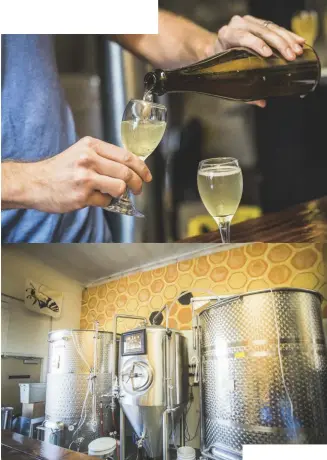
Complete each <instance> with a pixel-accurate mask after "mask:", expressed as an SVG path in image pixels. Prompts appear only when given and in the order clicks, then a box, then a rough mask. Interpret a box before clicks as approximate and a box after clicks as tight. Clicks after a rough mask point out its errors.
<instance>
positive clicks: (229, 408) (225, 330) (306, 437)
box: [199, 289, 327, 460]
mask: <svg viewBox="0 0 327 460" xmlns="http://www.w3.org/2000/svg"><path fill="white" fill-rule="evenodd" d="M199 316H200V343H201V353H200V355H201V365H200V369H201V372H200V374H201V375H200V385H201V390H202V394H201V428H202V429H201V451H202V453H203V454H204V455H207V456H208V457H214V458H216V459H224V460H226V459H233V460H235V459H240V458H241V457H242V445H244V444H286V443H297V444H303V443H310V444H324V443H326V442H327V437H326V433H327V350H326V343H325V339H324V334H323V328H322V318H321V297H320V295H319V294H318V293H316V292H313V291H308V290H301V289H276V290H273V291H270V290H265V291H259V292H252V293H248V294H244V295H239V296H233V297H230V298H229V299H225V300H222V301H220V302H217V303H216V304H214V305H213V306H211V307H209V308H208V309H205V310H204V311H203V312H201V313H200V315H199Z"/></svg>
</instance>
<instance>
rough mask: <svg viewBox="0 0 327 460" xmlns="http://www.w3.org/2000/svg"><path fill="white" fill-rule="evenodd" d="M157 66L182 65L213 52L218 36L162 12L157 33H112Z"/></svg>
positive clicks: (112, 36) (115, 38) (117, 39)
mask: <svg viewBox="0 0 327 460" xmlns="http://www.w3.org/2000/svg"><path fill="white" fill-rule="evenodd" d="M109 38H110V39H111V40H114V41H116V42H117V43H119V44H120V45H122V46H123V47H124V48H126V49H128V50H129V51H131V52H132V53H133V54H135V55H137V56H139V57H141V58H143V59H145V60H147V61H148V62H149V63H150V64H152V65H153V66H154V67H161V68H165V69H171V68H176V67H182V66H184V65H188V64H191V63H193V62H196V61H199V60H201V59H204V58H206V57H208V56H210V55H212V54H213V53H214V52H215V51H217V48H215V45H216V42H217V35H216V34H214V33H211V32H209V31H207V30H206V29H203V28H202V27H200V26H198V25H196V24H194V23H193V22H191V21H189V20H188V19H185V18H183V17H180V16H177V15H175V14H173V13H170V12H167V11H163V10H160V11H159V34H158V35H110V36H109Z"/></svg>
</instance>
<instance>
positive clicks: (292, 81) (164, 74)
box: [144, 46, 321, 102]
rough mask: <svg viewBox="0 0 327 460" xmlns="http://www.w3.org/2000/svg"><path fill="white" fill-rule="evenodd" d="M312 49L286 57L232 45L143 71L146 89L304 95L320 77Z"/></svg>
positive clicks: (232, 95)
mask: <svg viewBox="0 0 327 460" xmlns="http://www.w3.org/2000/svg"><path fill="white" fill-rule="evenodd" d="M320 71H321V69H320V62H319V58H318V56H317V54H316V53H315V51H314V50H313V49H312V48H310V47H309V46H304V50H303V54H302V55H301V56H299V57H297V59H296V60H294V61H287V60H286V59H284V58H283V57H282V56H281V55H280V54H279V53H278V52H276V51H275V52H274V54H273V55H272V56H271V57H269V58H264V57H262V56H260V55H258V54H256V53H255V52H254V51H250V50H248V49H245V48H234V49H231V50H228V51H226V52H223V53H220V54H217V55H215V56H213V57H210V58H208V59H205V60H203V61H200V62H197V63H196V64H192V65H190V66H187V67H183V68H181V69H176V70H161V69H157V70H155V71H153V72H149V73H147V74H146V76H145V78H144V86H145V91H146V92H148V91H149V92H151V93H153V94H156V95H158V96H161V95H163V94H165V93H169V92H189V91H191V92H196V93H203V94H209V95H212V96H217V97H221V98H224V99H231V100H236V101H244V102H249V101H256V100H259V99H267V98H269V97H277V96H305V95H307V94H308V93H309V92H311V91H313V90H314V89H315V88H316V86H317V84H318V83H319V79H320Z"/></svg>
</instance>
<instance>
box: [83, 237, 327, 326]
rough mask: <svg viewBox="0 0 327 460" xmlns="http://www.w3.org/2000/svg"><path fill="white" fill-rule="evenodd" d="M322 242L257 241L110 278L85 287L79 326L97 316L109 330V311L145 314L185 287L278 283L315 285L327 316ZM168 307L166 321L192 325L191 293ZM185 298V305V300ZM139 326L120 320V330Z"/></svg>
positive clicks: (204, 291)
mask: <svg viewBox="0 0 327 460" xmlns="http://www.w3.org/2000/svg"><path fill="white" fill-rule="evenodd" d="M322 249H323V247H322V245H319V244H315V245H314V244H267V243H255V244H251V245H247V246H243V247H241V248H236V249H232V250H229V251H223V252H217V253H215V254H211V255H206V256H203V257H197V258H194V259H190V260H183V261H180V262H177V263H173V264H170V265H167V266H165V267H160V268H157V269H153V270H149V271H140V272H138V273H133V274H131V275H129V276H126V277H122V278H120V279H115V280H113V281H108V282H107V283H105V284H102V285H99V286H96V287H90V288H87V289H85V290H84V294H83V300H82V311H81V322H80V327H81V329H93V327H94V321H95V320H98V321H99V324H100V328H101V329H102V330H106V331H111V330H112V327H113V316H114V314H115V313H120V314H137V315H141V316H145V317H147V318H148V317H149V316H150V315H151V313H152V312H153V311H157V310H159V309H160V308H161V307H163V306H164V305H165V304H166V303H168V304H171V303H172V301H173V300H174V299H175V298H176V297H177V296H179V295H180V294H181V293H183V292H187V291H189V290H192V291H193V294H194V296H201V295H210V293H209V292H208V291H211V293H215V294H230V293H242V292H249V291H254V290H258V289H265V288H276V287H298V288H307V289H315V290H317V291H319V292H320V293H321V294H322V295H323V296H324V302H323V305H322V308H323V315H324V317H326V318H327V282H326V278H325V270H324V262H323V251H322ZM185 298H188V300H187V301H186V302H185V301H183V300H181V301H180V303H177V304H174V305H173V306H172V308H171V309H170V314H169V326H170V327H172V328H177V329H180V330H183V329H184V330H185V329H191V320H192V314H191V307H190V305H189V296H184V299H185ZM185 303H186V305H185ZM136 325H137V321H135V320H126V319H125V320H122V321H120V322H119V325H118V326H119V327H118V331H119V332H124V331H126V330H128V329H130V328H132V327H135V326H136Z"/></svg>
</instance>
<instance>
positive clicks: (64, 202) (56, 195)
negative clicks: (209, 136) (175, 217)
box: [3, 137, 152, 213]
mask: <svg viewBox="0 0 327 460" xmlns="http://www.w3.org/2000/svg"><path fill="white" fill-rule="evenodd" d="M4 165H5V166H6V167H7V168H8V167H10V165H11V167H12V168H13V167H14V168H16V169H14V170H13V171H12V176H13V177H15V179H14V180H15V181H16V182H17V181H19V180H20V182H23V184H22V185H21V187H20V194H22V191H23V197H21V198H20V202H21V203H13V204H14V206H13V207H24V208H25V207H26V208H32V209H38V210H39V211H44V212H50V213H63V212H69V211H74V210H77V209H81V208H84V207H86V206H101V207H104V206H107V205H108V204H109V203H110V201H111V199H112V197H120V196H121V195H122V194H123V193H124V192H125V190H126V188H127V187H128V188H129V189H130V190H131V191H132V192H133V193H134V194H135V195H138V194H139V193H141V190H142V184H143V181H145V182H150V181H151V180H152V176H151V173H150V171H149V169H148V167H147V166H146V164H145V163H144V162H143V161H142V160H140V159H139V158H138V157H136V156H135V155H133V154H132V153H130V152H127V151H126V150H124V149H122V148H120V147H116V146H114V145H111V144H108V143H106V142H103V141H100V140H98V139H93V138H91V137H85V138H83V139H81V140H80V141H78V142H77V143H76V144H74V145H73V146H71V147H70V148H68V149H67V150H65V151H64V152H62V153H60V154H58V155H56V156H54V157H52V158H49V159H46V160H43V161H39V162H36V163H11V164H10V163H8V164H3V166H4ZM5 169H6V168H5ZM5 177H6V176H5ZM17 188H18V187H17ZM18 195H19V194H18ZM11 196H14V194H13V193H11ZM17 200H19V198H18V197H17ZM15 204H16V205H15ZM6 207H7V206H6ZM8 207H9V206H8Z"/></svg>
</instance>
